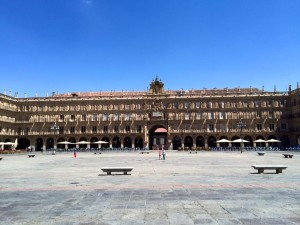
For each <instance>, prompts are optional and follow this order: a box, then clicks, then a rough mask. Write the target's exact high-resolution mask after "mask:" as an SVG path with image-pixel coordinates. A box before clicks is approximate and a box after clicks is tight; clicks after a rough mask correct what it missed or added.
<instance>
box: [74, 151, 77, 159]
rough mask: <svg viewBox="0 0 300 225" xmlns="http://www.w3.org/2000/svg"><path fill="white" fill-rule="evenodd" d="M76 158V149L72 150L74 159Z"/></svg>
mask: <svg viewBox="0 0 300 225" xmlns="http://www.w3.org/2000/svg"><path fill="white" fill-rule="evenodd" d="M76 156H77V154H76V149H74V158H75V159H76Z"/></svg>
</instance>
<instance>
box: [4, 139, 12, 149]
mask: <svg viewBox="0 0 300 225" xmlns="http://www.w3.org/2000/svg"><path fill="white" fill-rule="evenodd" d="M4 142H11V140H10V139H5V141H4ZM10 149H12V148H11V145H4V146H3V150H10Z"/></svg>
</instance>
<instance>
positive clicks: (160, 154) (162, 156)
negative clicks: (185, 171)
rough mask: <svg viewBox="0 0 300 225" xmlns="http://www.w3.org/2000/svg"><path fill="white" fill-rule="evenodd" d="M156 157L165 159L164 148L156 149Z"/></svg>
mask: <svg viewBox="0 0 300 225" xmlns="http://www.w3.org/2000/svg"><path fill="white" fill-rule="evenodd" d="M158 154H159V155H158V159H159V160H166V154H167V153H166V150H162V149H160V150H159V151H158Z"/></svg>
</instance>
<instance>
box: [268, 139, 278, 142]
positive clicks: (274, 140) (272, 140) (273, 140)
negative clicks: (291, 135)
mask: <svg viewBox="0 0 300 225" xmlns="http://www.w3.org/2000/svg"><path fill="white" fill-rule="evenodd" d="M267 142H281V141H279V140H276V139H270V140H267Z"/></svg>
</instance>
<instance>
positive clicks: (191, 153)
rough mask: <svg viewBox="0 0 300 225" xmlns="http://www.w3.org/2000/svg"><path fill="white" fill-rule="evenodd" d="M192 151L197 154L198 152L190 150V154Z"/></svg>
mask: <svg viewBox="0 0 300 225" xmlns="http://www.w3.org/2000/svg"><path fill="white" fill-rule="evenodd" d="M192 153H195V154H197V153H198V152H197V151H190V154H192Z"/></svg>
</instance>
